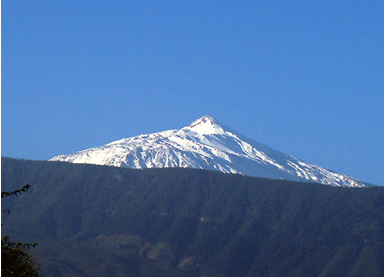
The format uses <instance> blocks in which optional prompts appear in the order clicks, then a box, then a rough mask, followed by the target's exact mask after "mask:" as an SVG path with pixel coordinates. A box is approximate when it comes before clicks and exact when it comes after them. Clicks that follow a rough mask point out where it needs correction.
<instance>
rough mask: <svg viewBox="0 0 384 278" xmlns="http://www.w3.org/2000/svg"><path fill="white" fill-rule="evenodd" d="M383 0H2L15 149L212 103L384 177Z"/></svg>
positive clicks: (5, 135)
mask: <svg viewBox="0 0 384 278" xmlns="http://www.w3.org/2000/svg"><path fill="white" fill-rule="evenodd" d="M383 15H384V2H383V1H342V0H340V1H119V0H116V1H98V0H93V1H48V0H46V1H38V0H34V1H13V0H4V1H2V30H1V31H2V94H1V114H2V120H1V129H2V133H1V135H2V136H1V140H2V142H1V143H2V147H1V149H2V156H8V157H17V158H25V159H39V160H45V159H49V158H51V157H53V156H55V155H59V154H69V153H72V152H75V151H79V150H83V149H85V148H89V147H95V146H100V145H104V144H106V143H109V142H111V141H114V140H118V139H121V138H126V137H131V136H135V135H140V134H144V133H152V132H159V131H163V130H167V129H175V128H181V127H183V126H185V125H188V124H189V123H190V122H192V121H194V120H195V119H197V118H199V117H201V116H203V115H206V114H209V115H211V116H213V117H215V118H217V119H218V120H219V121H221V122H222V123H224V124H226V125H227V126H229V127H231V128H233V129H235V130H237V131H239V132H240V133H242V134H244V135H246V136H247V137H249V138H252V139H254V140H256V141H259V142H261V143H263V144H266V145H268V146H270V147H272V148H275V149H277V150H280V151H282V152H285V153H288V154H290V155H293V156H295V157H297V158H299V159H302V160H304V161H306V162H309V163H313V164H317V165H320V166H322V167H325V168H328V169H331V170H334V171H337V172H340V173H344V174H347V175H351V176H353V177H356V178H358V179H361V180H363V181H367V182H371V183H375V184H380V185H384V170H383V169H384V160H383V154H384V128H383V126H384V51H383V50H384V20H383Z"/></svg>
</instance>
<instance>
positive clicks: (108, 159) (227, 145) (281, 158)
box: [50, 116, 370, 187]
mask: <svg viewBox="0 0 384 278" xmlns="http://www.w3.org/2000/svg"><path fill="white" fill-rule="evenodd" d="M50 160H51V161H66V162H72V163H86V164H98V165H109V166H116V167H129V168H137V169H142V168H164V167H184V168H187V167H190V168H200V169H207V170H218V171H221V172H224V173H235V174H243V175H248V176H256V177H265V178H272V179H287V180H294V181H307V182H317V183H323V184H328V185H334V186H347V187H364V186H369V185H370V184H368V183H364V182H362V181H359V180H357V179H355V178H352V177H349V176H346V175H342V174H338V173H336V172H333V171H330V170H326V169H324V168H322V167H320V166H316V165H313V164H309V163H306V162H304V161H301V160H298V159H296V158H294V157H292V156H290V155H287V154H284V153H281V152H279V151H277V150H274V149H272V148H270V147H268V146H265V145H263V144H261V143H258V142H256V141H253V140H251V139H248V138H246V137H244V136H243V135H241V134H239V133H237V132H236V131H234V130H232V129H231V128H229V127H227V126H225V125H223V124H221V123H220V122H218V121H217V120H216V119H214V118H213V117H210V116H204V117H202V118H200V119H198V120H196V121H194V122H193V123H191V124H190V125H188V126H186V127H183V128H181V129H175V130H168V131H163V132H158V133H152V134H144V135H140V136H135V137H131V138H126V139H121V140H118V141H114V142H111V143H109V144H107V145H104V146H101V147H95V148H90V149H86V150H83V151H79V152H76V153H73V154H69V155H59V156H55V157H54V158H52V159H50Z"/></svg>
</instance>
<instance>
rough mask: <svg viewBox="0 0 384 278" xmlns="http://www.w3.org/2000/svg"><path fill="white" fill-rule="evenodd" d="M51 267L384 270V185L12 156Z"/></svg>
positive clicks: (23, 211) (7, 230)
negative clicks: (342, 184)
mask: <svg viewBox="0 0 384 278" xmlns="http://www.w3.org/2000/svg"><path fill="white" fill-rule="evenodd" d="M1 167H2V171H1V174H2V190H15V189H18V188H20V187H21V186H23V185H25V184H30V185H31V186H32V187H31V188H30V190H29V191H28V192H27V193H25V194H23V195H21V196H19V197H17V198H10V199H9V200H8V199H6V200H4V201H3V202H2V208H3V209H4V208H7V209H10V210H11V214H10V215H7V214H3V215H2V223H3V224H4V225H3V227H2V235H9V236H10V238H11V239H13V240H19V241H24V242H37V243H39V246H38V247H36V248H35V249H34V250H33V252H34V253H35V256H36V259H37V261H38V262H39V263H40V264H41V274H42V275H46V276H384V255H383V254H384V188H383V187H371V188H340V187H331V186H326V185H321V184H313V183H312V184H311V183H297V182H289V181H284V180H269V179H261V178H251V177H245V176H239V175H230V174H223V173H219V172H211V171H203V170H196V169H174V168H173V169H170V168H168V169H146V170H133V169H124V168H114V167H108V166H96V165H82V164H77V165H74V164H69V163H64V162H47V161H25V160H16V159H10V158H2V166H1Z"/></svg>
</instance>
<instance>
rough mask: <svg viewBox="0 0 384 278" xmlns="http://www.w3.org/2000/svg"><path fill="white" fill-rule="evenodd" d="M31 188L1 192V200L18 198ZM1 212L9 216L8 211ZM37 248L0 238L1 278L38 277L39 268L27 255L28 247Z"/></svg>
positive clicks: (35, 244)
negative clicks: (9, 277) (11, 277)
mask: <svg viewBox="0 0 384 278" xmlns="http://www.w3.org/2000/svg"><path fill="white" fill-rule="evenodd" d="M30 187H31V186H30V185H29V184H27V185H25V186H23V187H22V188H21V189H18V190H13V191H10V192H7V191H1V198H6V197H9V196H16V197H17V196H18V194H19V195H21V193H22V192H26V191H27V190H28V189H29V188H30ZM2 211H3V212H7V213H8V214H10V210H9V209H3V210H2ZM35 246H37V243H21V242H15V241H11V240H10V239H9V237H8V236H4V237H2V238H1V276H25V277H31V276H38V274H39V267H38V266H37V264H36V263H35V261H34V260H33V259H32V257H31V256H30V255H29V253H28V250H27V249H29V248H30V247H35Z"/></svg>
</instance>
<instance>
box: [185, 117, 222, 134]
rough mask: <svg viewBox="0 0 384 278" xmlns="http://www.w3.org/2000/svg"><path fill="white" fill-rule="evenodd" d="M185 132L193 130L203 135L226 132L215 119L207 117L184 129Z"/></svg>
mask: <svg viewBox="0 0 384 278" xmlns="http://www.w3.org/2000/svg"><path fill="white" fill-rule="evenodd" d="M183 129H184V130H191V131H194V132H197V133H201V134H223V133H225V130H224V128H223V125H222V124H221V123H220V122H219V121H218V120H216V119H215V118H213V117H211V116H209V115H205V116H203V117H201V118H199V119H197V120H196V121H194V122H192V123H191V124H189V125H188V126H186V127H184V128H183Z"/></svg>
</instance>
